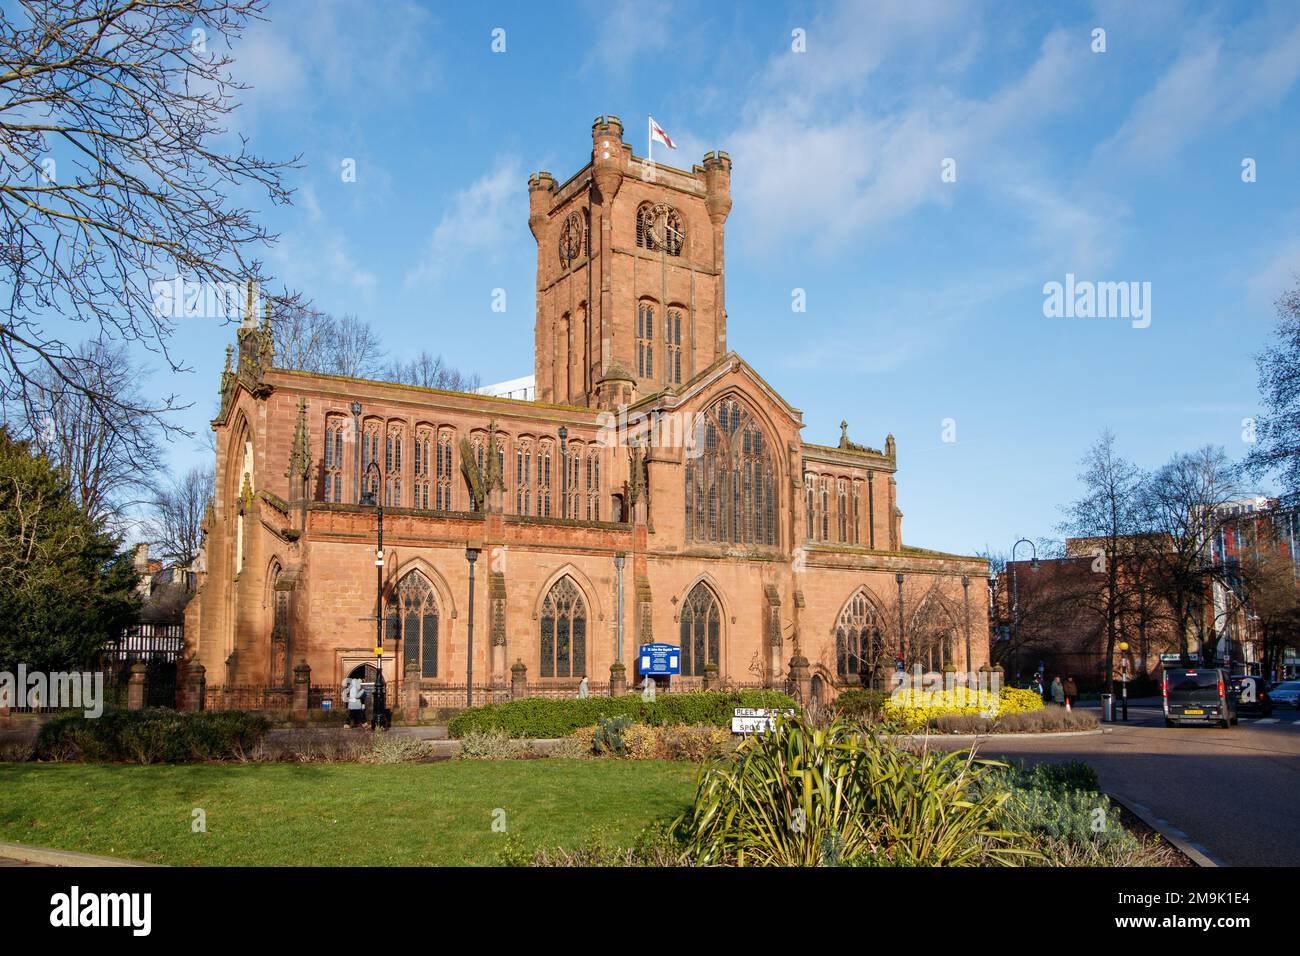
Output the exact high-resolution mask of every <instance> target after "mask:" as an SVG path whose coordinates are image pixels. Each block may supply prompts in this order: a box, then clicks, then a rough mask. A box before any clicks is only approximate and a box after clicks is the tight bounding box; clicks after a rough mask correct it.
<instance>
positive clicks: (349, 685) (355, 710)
mask: <svg viewBox="0 0 1300 956" xmlns="http://www.w3.org/2000/svg"><path fill="white" fill-rule="evenodd" d="M343 684H344V687H343V700H344V701H345V702H346V703H347V707H348V726H349V727H359V726H360V725H361V724H362V723H364V722H365V719H366V692H365V691H364V690H363V689H362V687H361V678H359V677H349V678H348V679H347V680H345V681H344V682H343Z"/></svg>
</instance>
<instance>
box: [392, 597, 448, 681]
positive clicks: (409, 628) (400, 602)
mask: <svg viewBox="0 0 1300 956" xmlns="http://www.w3.org/2000/svg"><path fill="white" fill-rule="evenodd" d="M388 636H389V638H390V639H393V640H397V641H398V642H399V644H400V646H401V648H402V667H403V670H405V667H406V664H407V663H409V662H410V661H416V662H417V663H418V664H419V665H420V676H421V677H437V676H438V601H437V596H436V595H435V594H434V590H433V586H432V585H431V584H429V581H428V579H427V578H426V577H425V576H424V575H423V574H421V573H420V572H419V571H409V572H407V574H406V575H405V576H404V577H403V578H402V580H401V581H399V582H398V583H397V587H396V588H395V589H394V593H393V595H392V596H391V597H390V598H389V602H388Z"/></svg>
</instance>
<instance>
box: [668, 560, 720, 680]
mask: <svg viewBox="0 0 1300 956" xmlns="http://www.w3.org/2000/svg"><path fill="white" fill-rule="evenodd" d="M679 620H680V621H681V639H682V643H681V647H682V673H683V674H688V675H691V676H694V677H699V676H702V675H703V674H704V667H705V665H706V664H714V665H716V664H717V663H718V658H719V649H718V645H719V642H720V636H721V633H722V614H721V612H720V611H719V610H718V599H717V598H716V597H714V595H713V592H712V591H711V590H709V588H708V586H707V585H705V584H704V582H703V581H701V582H700V583H699V584H697V585H695V587H693V588H691V593H690V594H688V595H686V601H685V603H683V604H682V613H681V615H680V617H679Z"/></svg>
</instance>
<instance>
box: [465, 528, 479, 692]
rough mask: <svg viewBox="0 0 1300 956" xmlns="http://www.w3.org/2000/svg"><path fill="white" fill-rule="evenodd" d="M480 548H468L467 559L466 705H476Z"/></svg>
mask: <svg viewBox="0 0 1300 956" xmlns="http://www.w3.org/2000/svg"><path fill="white" fill-rule="evenodd" d="M478 552H479V549H478V548H466V549H465V560H466V561H468V562H469V622H468V629H469V634H468V640H467V641H466V645H467V648H468V651H467V653H466V655H465V706H466V707H473V706H474V562H475V561H477V560H478Z"/></svg>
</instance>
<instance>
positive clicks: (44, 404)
mask: <svg viewBox="0 0 1300 956" xmlns="http://www.w3.org/2000/svg"><path fill="white" fill-rule="evenodd" d="M140 374H141V369H140V368H139V367H138V366H137V365H136V364H135V363H134V362H132V361H131V357H130V354H129V352H128V350H127V348H126V346H125V345H122V344H121V343H116V344H113V343H106V342H103V341H91V342H83V343H82V344H81V345H79V346H78V347H77V348H76V350H75V351H74V352H73V353H72V354H71V355H70V356H68V357H67V358H59V359H57V360H56V362H55V366H54V367H45V368H38V369H36V370H34V372H33V374H32V378H31V381H30V383H29V388H28V390H27V395H26V401H22V402H15V403H11V407H9V408H7V409H6V413H7V415H11V416H12V419H13V422H14V423H15V424H17V425H18V426H19V428H18V433H19V434H20V435H21V436H22V437H24V438H27V439H28V440H29V441H31V443H32V445H33V447H34V448H35V449H36V450H37V451H38V452H39V453H40V454H43V455H44V456H45V457H46V458H47V459H49V461H50V463H51V464H53V465H54V466H55V468H57V469H58V470H59V471H60V473H62V474H63V475H64V477H65V478H66V479H67V481H68V485H69V488H70V490H71V493H72V497H73V500H75V501H76V502H77V505H78V506H79V507H80V509H81V511H82V513H83V514H85V515H87V516H89V517H91V518H93V519H95V520H108V521H110V524H113V525H115V526H116V525H120V524H121V522H122V520H123V518H124V511H125V510H126V509H127V508H129V507H130V506H132V505H135V504H139V503H140V502H141V501H143V500H144V497H145V495H146V493H147V492H148V490H149V489H151V488H152V487H153V480H154V477H155V475H156V473H157V469H158V468H159V463H160V455H159V447H158V442H157V439H158V428H157V425H156V422H155V421H154V419H153V418H152V417H150V416H147V415H136V414H133V413H132V412H130V411H129V409H131V408H133V407H139V406H141V405H143V404H144V399H143V398H141V397H140V394H139V389H138V386H137V383H138V381H139V378H140Z"/></svg>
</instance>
